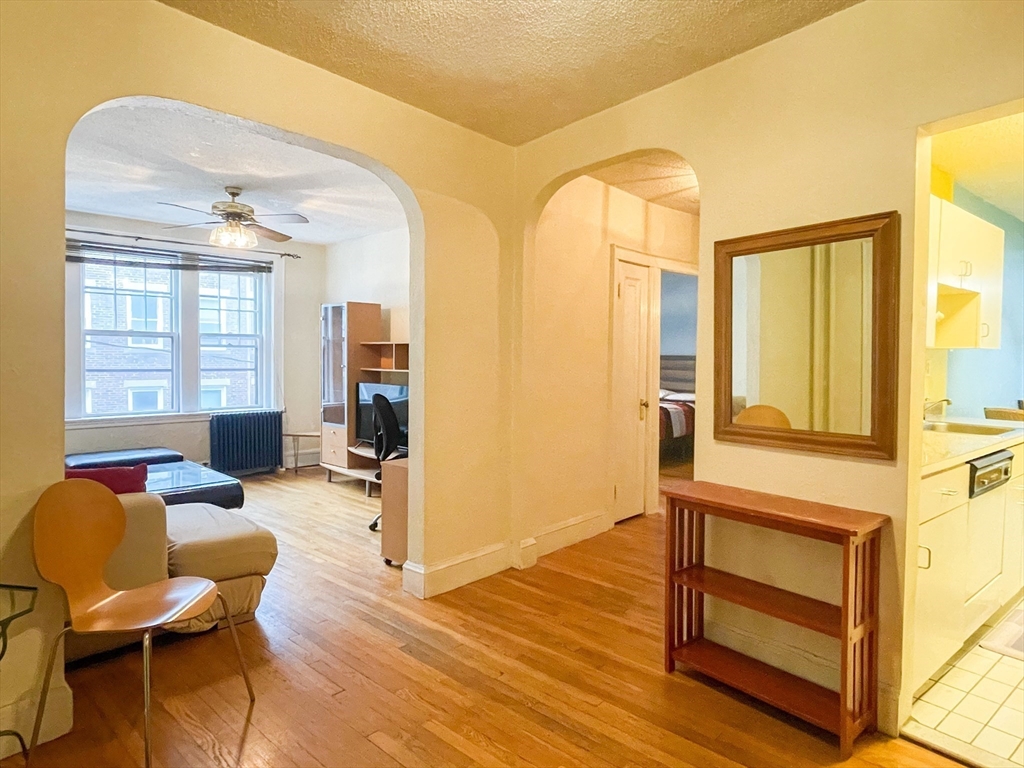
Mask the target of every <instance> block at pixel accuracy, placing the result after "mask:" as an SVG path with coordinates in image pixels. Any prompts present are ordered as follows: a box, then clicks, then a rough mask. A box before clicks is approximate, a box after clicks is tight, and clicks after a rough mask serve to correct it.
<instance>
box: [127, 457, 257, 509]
mask: <svg viewBox="0 0 1024 768" xmlns="http://www.w3.org/2000/svg"><path fill="white" fill-rule="evenodd" d="M146 491H148V492H149V493H155V494H157V495H158V496H159V497H160V498H162V499H163V500H164V503H165V504H166V505H167V506H171V505H172V504H195V503H201V502H202V503H206V504H213V505H215V506H218V507H221V508H222V509H238V508H239V507H241V506H242V504H243V503H244V502H245V492H244V491H243V490H242V484H241V483H240V482H238V481H237V480H236V479H235V478H233V477H231V476H230V475H225V474H223V473H222V472H218V471H217V470H215V469H210V468H209V467H204V466H203V465H202V464H196V463H195V462H194V461H176V462H173V463H170V464H155V465H153V466H150V468H149V479H148V480H146Z"/></svg>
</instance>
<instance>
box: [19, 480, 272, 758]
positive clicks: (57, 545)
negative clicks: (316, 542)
mask: <svg viewBox="0 0 1024 768" xmlns="http://www.w3.org/2000/svg"><path fill="white" fill-rule="evenodd" d="M125 525H126V519H125V512H124V507H123V506H121V502H120V500H119V499H118V498H117V496H116V495H114V493H113V492H112V491H111V490H109V489H108V488H106V487H105V486H102V485H100V484H99V483H97V482H95V481H93V480H84V479H76V480H64V481H62V482H59V483H56V484H55V485H51V486H50V487H49V488H47V489H46V490H45V491H44V492H43V495H42V496H40V498H39V502H38V503H37V504H36V510H35V525H34V534H33V536H34V546H35V559H36V566H37V567H38V568H39V572H40V573H41V574H42V576H43V578H45V579H46V580H47V581H51V582H53V583H54V584H57V585H58V586H60V587H61V588H62V589H63V590H64V593H65V594H66V595H67V598H68V608H69V612H70V614H71V621H70V622H69V623H68V624H66V625H65V627H64V629H62V630H61V631H60V632H59V633H58V634H57V636H56V637H55V638H54V640H53V646H52V647H51V648H50V656H49V660H48V662H47V665H46V672H45V674H44V676H43V688H42V693H40V695H39V709H38V711H37V712H36V721H35V727H34V728H33V729H32V744H31V746H30V747H29V759H30V760H31V758H32V752H33V750H34V749H35V746H36V743H37V742H38V740H39V727H40V725H41V724H42V720H43V711H44V710H45V707H46V695H47V692H48V690H49V687H50V677H51V675H52V674H53V664H54V660H55V658H56V655H57V647H58V644H59V642H60V639H61V638H62V637H63V636H64V635H65V634H66V633H67V632H68V631H69V630H74V631H75V632H80V633H90V632H130V631H140V630H141V631H143V633H144V634H143V636H142V652H143V656H142V660H143V663H142V676H143V694H144V695H143V699H144V702H145V714H146V731H145V736H146V765H147V766H149V765H150V763H151V761H152V757H151V751H150V718H149V677H150V675H149V666H150V654H151V647H152V631H153V629H155V628H157V627H160V626H162V625H164V624H168V623H170V622H173V621H186V620H188V619H191V618H194V617H196V616H198V615H200V614H201V613H203V612H204V611H206V610H207V609H208V608H210V606H212V605H213V603H214V601H215V600H217V599H220V601H221V605H222V607H223V608H224V613H225V615H226V616H227V618H228V626H229V627H230V628H231V637H232V640H233V641H234V645H235V651H236V653H237V654H238V662H239V664H240V665H241V668H242V677H243V678H244V679H245V686H246V688H247V689H248V691H249V700H250V701H255V700H256V697H255V694H253V690H252V685H251V684H250V683H249V674H248V672H247V670H246V668H245V661H244V659H243V658H242V649H241V646H240V645H239V643H238V635H237V633H236V631H235V624H234V621H233V620H232V617H231V614H230V613H229V612H228V610H227V605H226V604H225V603H224V598H223V597H222V596H221V595H220V594H219V593H218V591H217V585H216V584H214V583H213V582H212V581H210V580H209V579H201V578H197V577H179V578H174V579H165V580H163V581H157V582H154V583H152V584H147V585H146V586H143V587H139V588H137V589H130V590H125V591H122V590H115V589H111V588H110V587H109V586H108V585H107V583H106V581H105V580H104V578H103V569H104V567H105V566H106V564H107V561H108V560H109V559H110V556H111V555H112V554H113V553H114V550H115V549H117V547H118V545H119V544H120V543H121V540H122V539H123V538H124V532H125Z"/></svg>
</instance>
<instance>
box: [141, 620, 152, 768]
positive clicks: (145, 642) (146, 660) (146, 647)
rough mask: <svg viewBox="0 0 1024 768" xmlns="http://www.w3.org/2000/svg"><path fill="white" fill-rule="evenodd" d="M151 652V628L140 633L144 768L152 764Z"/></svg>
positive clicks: (148, 767)
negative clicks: (144, 735) (150, 712)
mask: <svg viewBox="0 0 1024 768" xmlns="http://www.w3.org/2000/svg"><path fill="white" fill-rule="evenodd" d="M152 654H153V630H151V629H147V630H146V631H145V632H144V633H143V635H142V706H143V709H144V710H145V713H146V768H150V766H151V765H152V764H153V744H152V741H151V738H150V728H149V677H150V675H149V667H150V659H151V657H152Z"/></svg>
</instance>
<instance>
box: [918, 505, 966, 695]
mask: <svg viewBox="0 0 1024 768" xmlns="http://www.w3.org/2000/svg"><path fill="white" fill-rule="evenodd" d="M965 541H967V505H966V504H963V505H961V506H959V507H956V508H954V509H951V510H950V511H948V512H945V513H943V514H941V515H939V516H938V517H935V518H933V519H931V520H929V521H928V522H926V523H923V524H922V525H921V527H920V530H919V533H918V558H917V568H918V571H917V601H916V611H915V615H916V620H915V623H914V669H913V690H915V691H916V690H917V689H918V688H920V687H921V686H922V685H924V683H925V681H927V680H928V677H929V676H930V675H931V674H932V673H934V672H935V671H936V670H937V669H938V668H939V667H941V666H942V665H943V664H945V663H946V662H947V661H948V660H949V658H950V657H951V656H952V655H953V654H954V653H956V652H957V651H958V650H959V649H960V646H961V645H962V644H963V642H964V638H965V635H964V626H963V624H964V622H963V611H964V583H965V578H966V576H967V561H966V559H965V558H964V542H965Z"/></svg>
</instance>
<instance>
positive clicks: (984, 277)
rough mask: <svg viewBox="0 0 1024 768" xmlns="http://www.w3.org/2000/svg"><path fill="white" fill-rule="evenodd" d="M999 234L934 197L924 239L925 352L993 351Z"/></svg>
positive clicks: (999, 292) (999, 287)
mask: <svg viewBox="0 0 1024 768" xmlns="http://www.w3.org/2000/svg"><path fill="white" fill-rule="evenodd" d="M1003 237H1004V235H1003V230H1001V229H1000V228H999V227H997V226H995V225H993V224H989V223H988V222H987V221H985V220H984V219H980V218H978V217H977V216H974V215H973V214H970V213H968V212H967V211H965V210H963V209H962V208H958V207H957V206H955V205H953V204H952V203H950V202H949V201H947V200H943V199H941V198H939V197H935V196H934V195H933V196H932V198H931V211H930V216H929V239H928V312H929V317H930V318H931V321H930V322H929V323H928V331H927V343H928V346H929V347H939V348H944V349H957V348H963V347H977V348H980V349H998V348H999V333H1000V318H1001V315H1002V311H1003Z"/></svg>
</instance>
